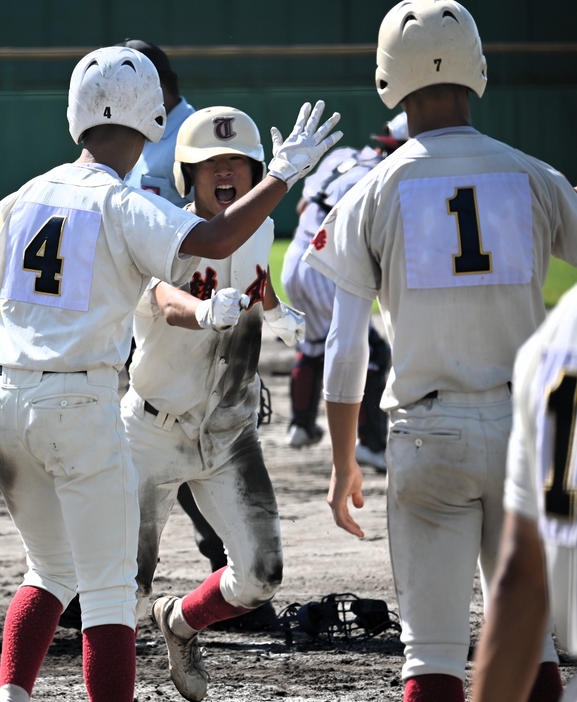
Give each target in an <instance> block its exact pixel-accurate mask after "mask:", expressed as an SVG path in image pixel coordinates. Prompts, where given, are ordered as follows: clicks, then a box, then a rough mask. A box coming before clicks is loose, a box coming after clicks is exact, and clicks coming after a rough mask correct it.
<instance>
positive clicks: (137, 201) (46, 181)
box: [0, 164, 203, 372]
mask: <svg viewBox="0 0 577 702" xmlns="http://www.w3.org/2000/svg"><path fill="white" fill-rule="evenodd" d="M0 214H1V215H2V217H3V219H2V221H1V222H0V223H1V224H2V229H1V231H0V238H1V246H0V248H1V250H2V251H4V252H5V253H4V259H3V260H2V261H1V262H0V270H1V272H2V280H1V283H0V284H1V289H0V312H1V324H0V365H3V366H9V367H14V368H25V369H28V370H40V371H53V372H75V371H83V370H92V369H94V368H97V367H99V366H103V365H104V366H113V367H115V368H116V369H117V370H120V369H121V368H122V366H123V364H124V362H125V361H126V358H127V357H128V353H129V350H130V341H131V327H132V314H133V311H134V309H135V307H136V305H137V304H138V300H139V298H140V296H141V295H142V293H143V291H144V290H145V289H146V286H147V285H148V282H149V281H150V279H151V278H152V277H154V276H155V277H158V278H162V279H163V280H168V281H172V282H173V283H175V284H181V283H182V282H183V281H184V280H186V279H187V278H188V277H190V274H191V271H193V270H194V268H195V267H196V265H197V263H198V260H199V259H198V258H194V257H190V256H180V255H179V249H180V245H181V243H182V241H183V239H184V237H185V236H186V235H187V234H188V232H189V231H190V230H191V229H192V228H193V227H194V226H195V225H196V224H197V223H198V222H201V221H203V220H202V219H200V218H199V217H197V216H196V215H195V214H193V213H191V212H187V211H185V210H181V209H180V208H178V207H175V206H174V205H172V204H171V203H169V202H167V201H165V200H162V199H161V198H157V197H156V196H155V195H152V194H150V193H146V192H144V191H141V190H136V189H134V188H130V187H127V186H126V185H125V183H124V182H123V180H122V179H121V178H120V177H119V176H118V175H117V174H116V173H115V172H114V171H113V170H112V169H110V168H107V167H105V166H100V165H87V164H65V165H62V166H58V167H57V168H55V169H53V170H52V171H49V172H48V173H46V174H44V175H42V176H39V177H38V178H35V179H34V180H32V181H30V182H29V183H27V184H26V185H24V186H23V187H22V188H21V189H20V190H19V191H18V193H17V194H15V195H10V196H8V198H6V199H5V200H3V201H2V202H1V203H0Z"/></svg>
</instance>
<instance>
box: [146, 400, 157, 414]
mask: <svg viewBox="0 0 577 702" xmlns="http://www.w3.org/2000/svg"><path fill="white" fill-rule="evenodd" d="M144 411H145V412H148V413H149V414H153V415H154V416H155V417H158V410H157V409H156V407H153V406H152V405H151V404H150V402H147V401H146V400H144Z"/></svg>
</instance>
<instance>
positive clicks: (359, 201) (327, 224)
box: [303, 166, 381, 302]
mask: <svg viewBox="0 0 577 702" xmlns="http://www.w3.org/2000/svg"><path fill="white" fill-rule="evenodd" d="M377 168H378V166H377ZM375 170H376V169H375ZM373 186H374V180H373V179H367V178H363V179H362V180H361V181H359V182H358V183H357V184H356V185H354V186H353V187H352V188H351V189H350V190H349V191H348V193H347V194H346V195H345V196H344V197H343V198H342V200H341V201H340V202H339V203H338V205H336V206H335V207H334V208H333V209H332V210H331V212H329V214H328V215H327V217H326V219H325V220H324V222H323V223H322V225H321V229H320V230H319V232H318V233H317V234H316V236H315V237H314V238H313V240H312V242H311V245H310V246H309V248H308V249H307V251H306V252H305V254H304V256H303V261H306V262H307V263H309V264H310V265H311V266H312V267H313V268H316V270H318V271H319V273H322V274H323V275H324V276H326V277H327V278H329V279H330V280H332V281H333V282H334V283H335V284H336V285H338V286H339V287H340V288H342V289H343V290H346V291H347V292H350V293H352V294H353V295H356V296H357V297H362V298H364V299H366V300H370V301H371V302H372V301H373V300H374V299H375V298H376V296H377V294H378V291H379V288H380V287H381V269H380V265H379V262H378V261H377V260H376V258H375V257H374V256H373V253H372V251H371V249H370V243H369V242H370V241H371V231H370V227H371V225H370V221H371V215H372V211H373V208H374V198H375V197H376V195H375V193H374V187H373Z"/></svg>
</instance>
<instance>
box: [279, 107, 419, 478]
mask: <svg viewBox="0 0 577 702" xmlns="http://www.w3.org/2000/svg"><path fill="white" fill-rule="evenodd" d="M371 138H372V139H375V140H376V141H378V142H379V147H378V148H377V149H374V148H371V147H370V146H365V147H364V148H362V149H353V148H350V147H341V148H339V149H336V150H334V151H332V152H331V153H330V154H328V155H327V156H326V157H325V158H324V159H323V160H322V161H321V162H320V163H319V165H318V167H317V169H316V170H315V173H314V174H313V175H310V176H308V178H306V179H305V183H304V187H303V195H302V198H301V200H300V202H299V204H298V206H297V211H299V213H300V216H299V225H298V227H297V229H296V231H295V235H294V238H293V239H292V241H291V243H290V245H289V247H288V249H287V252H286V255H285V259H284V263H283V269H282V283H283V286H284V289H285V291H286V292H287V294H288V296H289V297H290V299H291V301H292V302H293V304H294V305H296V306H297V307H298V308H299V309H302V310H303V311H304V312H305V314H306V317H307V330H306V336H305V339H304V340H303V341H302V342H301V343H300V344H299V349H298V354H297V357H296V360H295V363H294V365H293V367H292V369H291V380H290V391H291V408H292V418H291V423H290V425H289V432H288V436H287V443H288V444H289V446H292V447H293V448H301V447H303V446H310V445H312V444H315V443H318V442H319V441H320V440H321V438H322V435H323V430H322V429H321V427H320V426H318V424H317V423H316V418H317V414H318V403H319V400H320V396H321V390H322V376H323V367H324V353H325V340H326V337H327V334H328V331H329V327H330V323H331V318H332V314H333V300H334V296H335V284H334V283H333V281H332V280H330V279H328V278H327V277H325V276H324V275H322V274H321V273H319V272H318V271H316V270H315V269H314V268H311V267H310V266H309V265H308V264H307V263H305V262H303V261H302V256H303V254H304V253H305V251H306V250H307V248H308V247H309V245H310V243H311V240H312V238H313V236H314V235H315V234H316V232H317V231H318V230H319V228H320V225H321V224H322V221H323V220H324V218H325V217H326V215H327V214H328V212H329V211H330V210H331V208H332V207H333V206H334V205H336V203H337V202H338V201H339V200H340V198H341V197H342V196H343V195H344V194H345V193H346V192H347V191H348V190H350V188H352V187H353V185H354V184H355V183H357V182H358V181H359V180H360V179H361V178H362V177H363V176H365V175H366V174H367V173H368V172H369V171H370V170H371V169H372V168H374V167H375V166H376V165H377V164H378V163H380V162H381V160H382V159H383V158H384V157H385V156H387V155H388V154H389V153H392V152H393V151H394V150H395V149H397V148H398V147H399V146H400V145H401V143H403V142H404V141H406V140H407V139H408V133H407V116H406V114H405V113H404V112H402V113H400V114H399V115H397V117H395V118H394V120H392V121H391V122H389V123H387V124H386V125H385V127H384V129H383V134H382V135H372V136H371ZM369 347H370V356H369V366H368V370H367V380H366V385H365V392H364V395H363V403H362V408H361V413H360V416H359V426H358V435H359V439H358V441H357V446H356V456H357V460H358V461H359V462H362V463H366V464H368V465H372V466H373V467H374V468H376V469H377V470H378V471H381V472H383V471H385V470H386V466H385V456H384V450H385V446H386V434H387V417H386V414H385V413H384V412H382V410H381V409H380V408H379V402H380V399H381V395H382V394H383V390H384V388H385V378H386V373H387V371H388V367H389V362H390V349H389V347H388V345H387V344H386V342H385V341H384V340H383V339H382V338H381V337H380V336H379V334H378V332H377V331H376V329H374V327H372V325H371V328H370V330H369Z"/></svg>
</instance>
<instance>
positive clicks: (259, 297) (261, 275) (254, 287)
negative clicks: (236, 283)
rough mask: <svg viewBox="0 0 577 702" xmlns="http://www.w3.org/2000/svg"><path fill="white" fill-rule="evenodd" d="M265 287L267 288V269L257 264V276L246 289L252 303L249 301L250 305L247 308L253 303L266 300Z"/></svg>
mask: <svg viewBox="0 0 577 702" xmlns="http://www.w3.org/2000/svg"><path fill="white" fill-rule="evenodd" d="M265 288H266V269H265V268H261V267H260V266H259V265H257V267H256V278H255V279H254V280H253V281H252V283H251V284H250V285H249V286H248V288H247V289H246V290H245V294H246V295H248V296H249V297H250V303H249V305H248V307H247V308H246V309H247V310H250V308H251V307H252V306H253V305H256V303H257V302H262V301H263V300H264V291H265Z"/></svg>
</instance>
